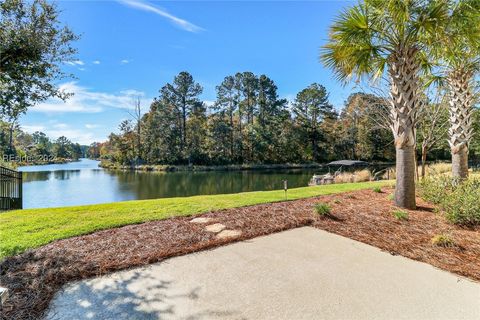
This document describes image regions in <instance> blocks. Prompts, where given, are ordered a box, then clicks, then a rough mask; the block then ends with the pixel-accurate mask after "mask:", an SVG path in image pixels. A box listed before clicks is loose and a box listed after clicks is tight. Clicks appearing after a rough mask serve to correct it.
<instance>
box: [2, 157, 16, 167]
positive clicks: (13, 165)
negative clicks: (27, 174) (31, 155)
mask: <svg viewBox="0 0 480 320" xmlns="http://www.w3.org/2000/svg"><path fill="white" fill-rule="evenodd" d="M0 167H4V168H7V169H12V170H15V169H16V165H15V163H14V162H6V161H3V159H2V155H0Z"/></svg>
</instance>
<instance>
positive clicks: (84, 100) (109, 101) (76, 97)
mask: <svg viewBox="0 0 480 320" xmlns="http://www.w3.org/2000/svg"><path fill="white" fill-rule="evenodd" d="M60 89H61V90H64V91H65V92H69V93H73V96H71V97H70V98H69V99H67V101H65V102H64V101H62V100H60V99H50V100H48V101H46V102H44V103H41V104H39V105H38V106H35V107H33V108H32V109H31V111H32V112H43V113H68V112H81V113H97V112H102V111H103V110H105V109H108V108H116V109H125V110H131V109H133V108H134V104H133V99H134V97H136V96H142V97H145V94H144V93H143V92H141V91H136V90H125V91H123V92H120V93H119V94H112V93H106V92H96V91H91V90H90V89H89V88H85V87H82V86H79V85H78V84H77V83H76V82H67V83H64V84H62V85H61V86H60ZM132 93H135V94H132ZM150 102H151V100H150V99H147V98H142V99H141V103H142V106H148V105H150Z"/></svg>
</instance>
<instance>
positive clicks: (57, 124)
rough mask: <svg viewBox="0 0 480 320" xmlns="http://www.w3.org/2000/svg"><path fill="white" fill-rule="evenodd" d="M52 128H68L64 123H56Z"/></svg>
mask: <svg viewBox="0 0 480 320" xmlns="http://www.w3.org/2000/svg"><path fill="white" fill-rule="evenodd" d="M53 127H54V128H56V129H66V128H68V125H67V124H66V123H56V124H54V125H53Z"/></svg>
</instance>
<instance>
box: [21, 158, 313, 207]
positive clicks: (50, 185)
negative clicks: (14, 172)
mask: <svg viewBox="0 0 480 320" xmlns="http://www.w3.org/2000/svg"><path fill="white" fill-rule="evenodd" d="M99 163H100V162H99V161H95V160H89V159H81V160H80V161H77V162H71V163H66V164H52V165H42V166H27V167H20V168H19V170H20V171H22V172H23V195H24V199H23V206H24V208H50V207H63V206H73V205H83V204H96V203H108V202H116V201H125V200H137V199H155V198H169V197H185V196H193V195H204V194H221V193H237V192H244V191H260V190H275V189H282V188H283V180H288V187H289V188H296V187H304V186H307V184H308V181H309V180H310V178H311V177H312V175H313V174H314V173H320V172H319V170H318V169H295V170H271V171H270V170H261V171H259V170H256V171H208V172H190V171H187V172H184V171H181V172H133V171H131V172H130V171H128V172H125V171H110V170H103V169H102V168H99V166H98V165H99Z"/></svg>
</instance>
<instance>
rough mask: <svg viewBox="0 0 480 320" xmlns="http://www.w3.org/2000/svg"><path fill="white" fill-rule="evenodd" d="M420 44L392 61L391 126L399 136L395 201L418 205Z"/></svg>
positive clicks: (396, 202) (394, 56) (399, 204)
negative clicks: (417, 145)
mask: <svg viewBox="0 0 480 320" xmlns="http://www.w3.org/2000/svg"><path fill="white" fill-rule="evenodd" d="M416 53H417V49H416V48H402V49H399V51H398V53H397V54H396V55H392V56H391V59H390V61H389V73H390V79H391V87H390V94H391V98H392V99H391V108H390V116H391V120H392V124H391V129H392V132H393V136H394V138H395V149H396V155H397V158H396V169H397V179H396V187H395V204H396V205H397V206H399V207H401V208H407V209H415V208H416V202H415V170H416V163H415V143H416V131H415V121H416V117H417V110H418V108H419V102H420V101H419V98H418V87H419V83H418V82H419V79H418V70H419V67H420V65H419V63H418V60H417V59H416Z"/></svg>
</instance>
